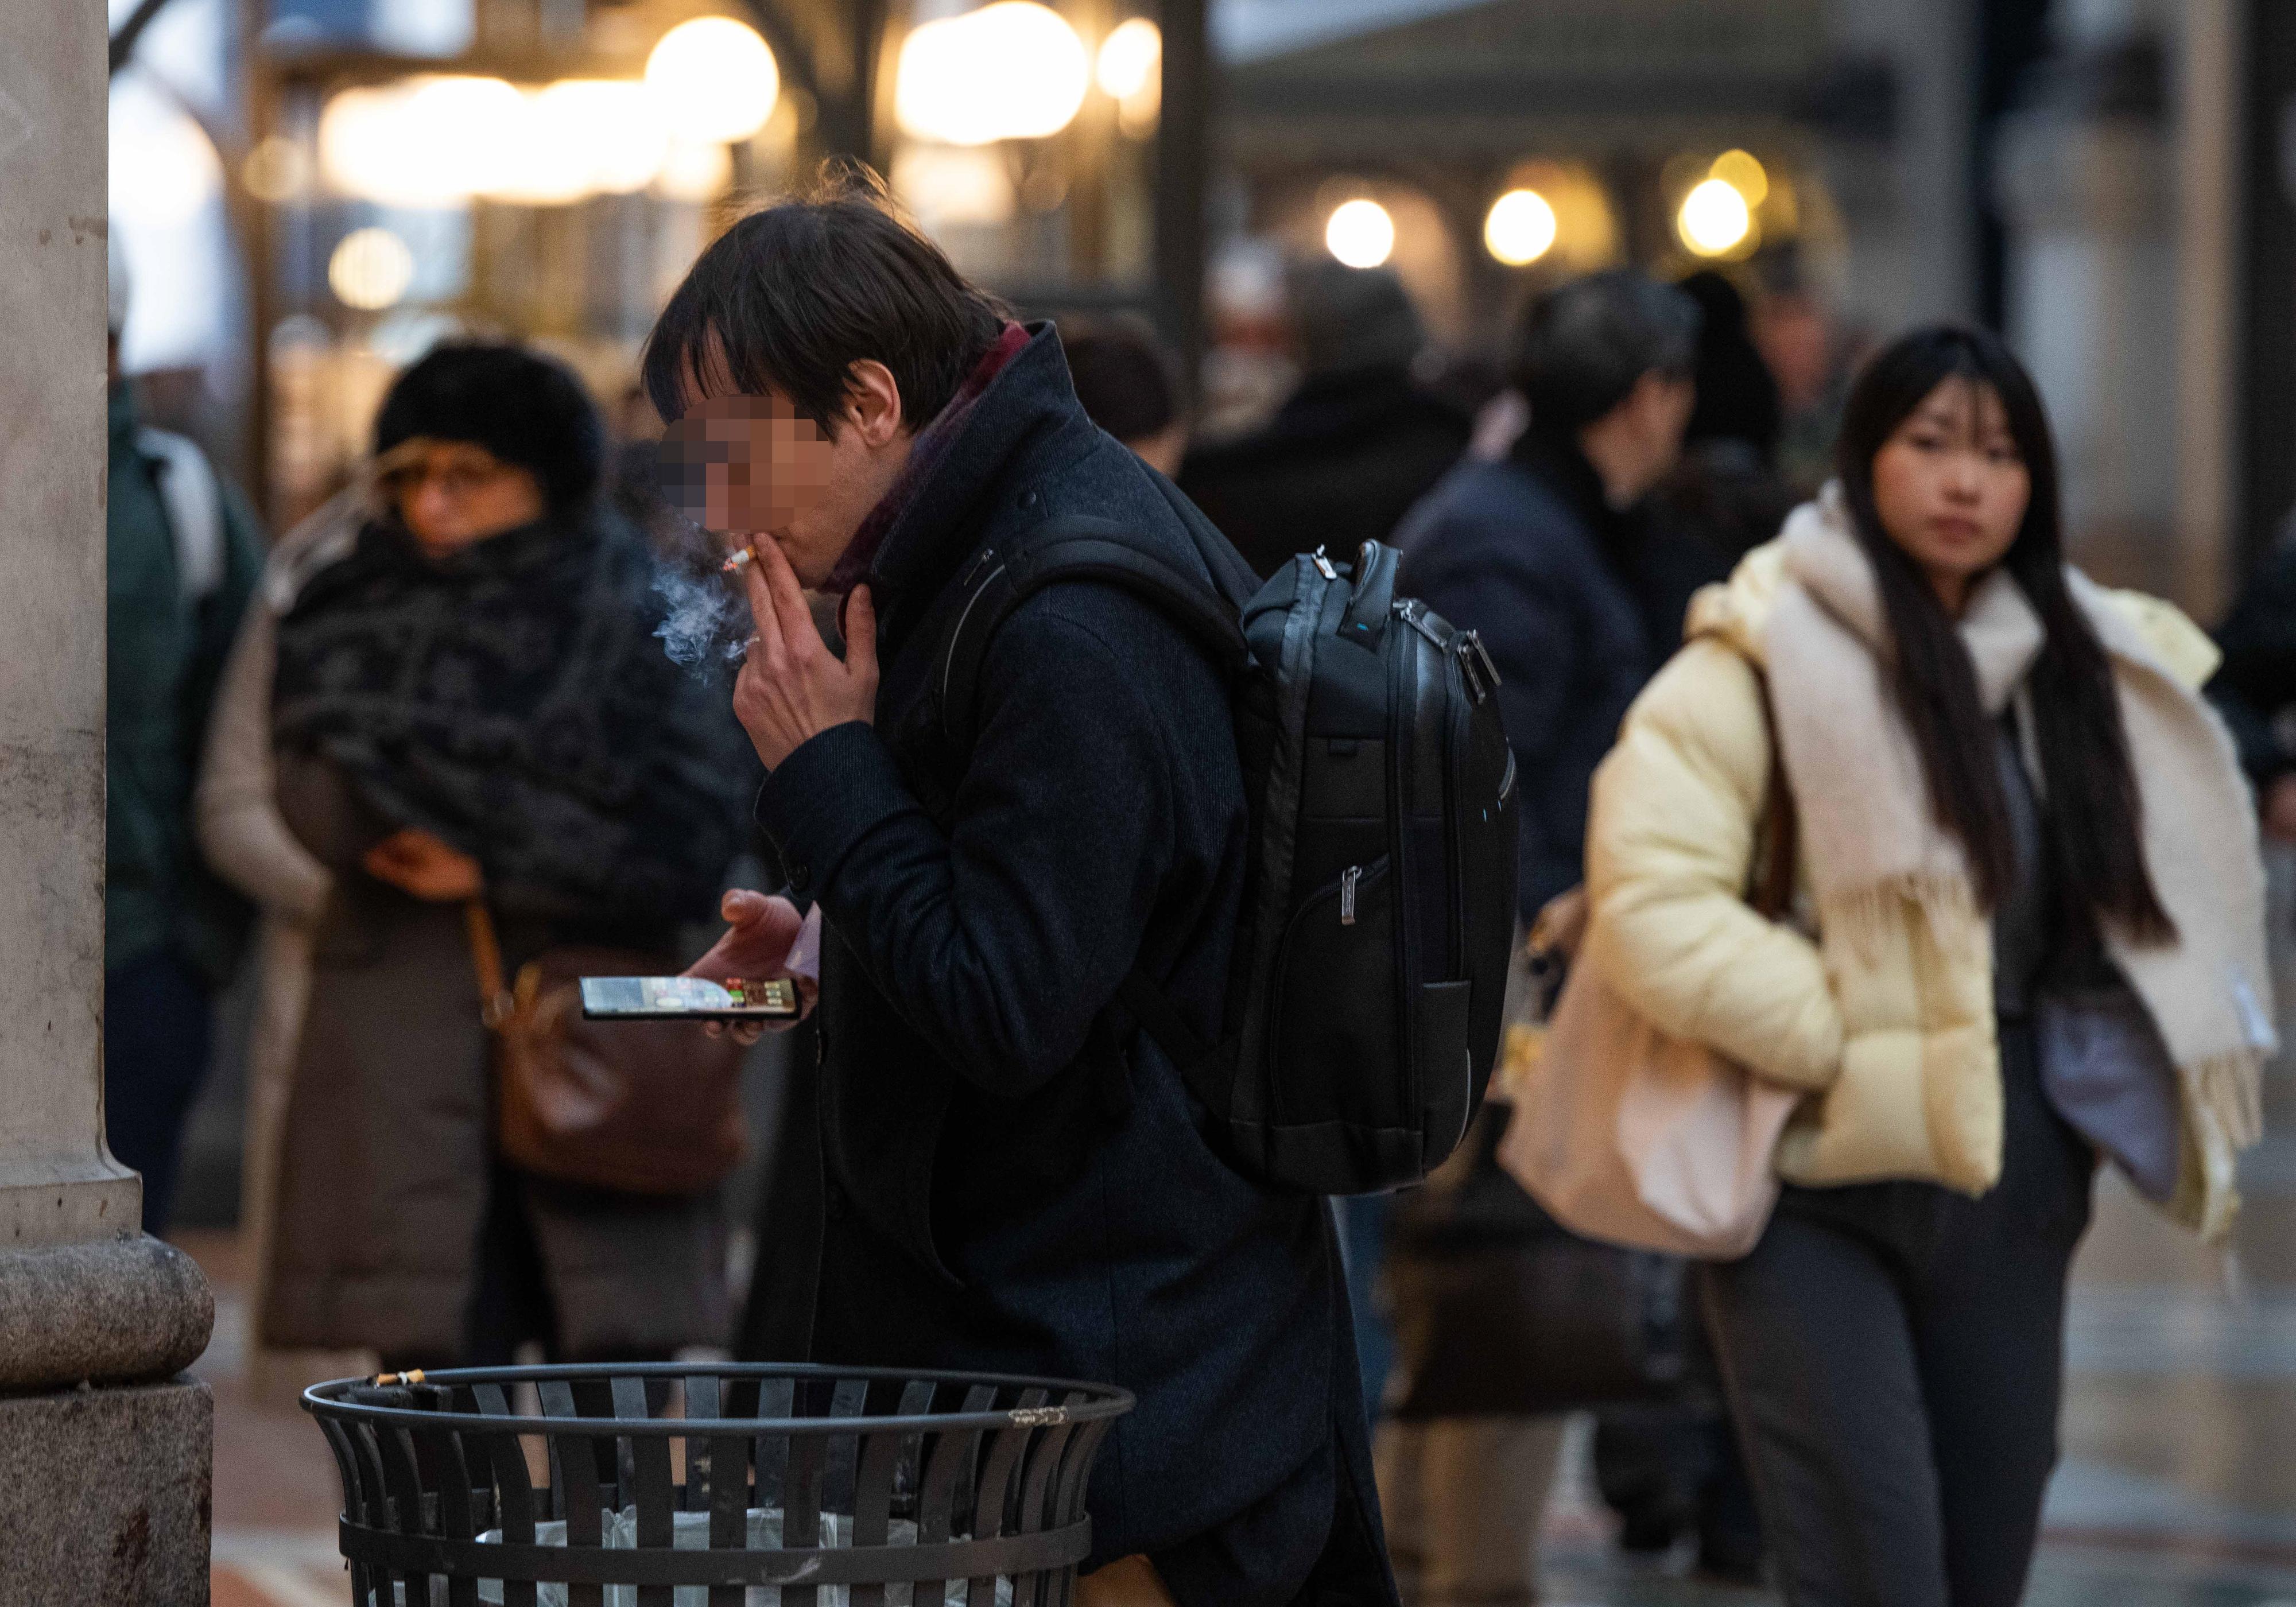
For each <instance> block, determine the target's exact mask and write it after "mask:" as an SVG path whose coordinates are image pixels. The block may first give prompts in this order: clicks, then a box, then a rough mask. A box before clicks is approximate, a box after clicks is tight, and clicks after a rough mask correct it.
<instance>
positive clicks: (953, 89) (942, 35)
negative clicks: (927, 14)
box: [893, 0, 1092, 145]
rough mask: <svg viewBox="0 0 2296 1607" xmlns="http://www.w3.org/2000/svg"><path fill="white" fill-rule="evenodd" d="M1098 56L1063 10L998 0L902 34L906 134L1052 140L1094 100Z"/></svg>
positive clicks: (959, 140)
mask: <svg viewBox="0 0 2296 1607" xmlns="http://www.w3.org/2000/svg"><path fill="white" fill-rule="evenodd" d="M1091 78H1092V64H1091V62H1090V61H1089V60H1088V59H1087V56H1086V53H1085V48H1084V41H1083V40H1081V39H1079V38H1078V37H1077V35H1076V29H1072V28H1070V26H1069V25H1068V22H1067V20H1065V19H1063V18H1062V16H1061V15H1060V13H1059V12H1054V11H1052V10H1049V9H1048V8H1046V7H1045V6H1042V5H1038V4H1036V3H1035V0H997V3H996V4H994V5H984V6H982V7H981V8H980V10H979V11H975V12H965V13H964V15H962V16H956V17H944V18H942V19H940V20H939V21H935V22H928V23H926V24H925V25H924V26H923V27H922V28H919V29H915V30H914V32H912V33H911V34H910V35H909V37H907V38H906V39H904V40H902V41H901V55H900V61H899V63H898V66H897V68H896V69H895V73H894V79H893V114H894V117H895V118H896V119H898V121H899V123H900V126H901V130H902V132H903V133H905V134H908V135H913V136H914V137H915V138H918V139H930V140H939V141H940V142H941V143H944V144H950V145H985V144H988V143H990V142H991V141H995V140H1010V139H1042V138H1044V137H1046V135H1054V134H1058V133H1059V132H1060V131H1061V130H1062V129H1063V128H1065V127H1068V126H1069V123H1070V121H1071V120H1072V119H1074V118H1075V117H1076V114H1077V111H1078V108H1079V107H1081V106H1082V105H1083V104H1084V93H1085V88H1086V86H1087V84H1089V83H1090V81H1091Z"/></svg>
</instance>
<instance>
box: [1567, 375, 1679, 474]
mask: <svg viewBox="0 0 2296 1607" xmlns="http://www.w3.org/2000/svg"><path fill="white" fill-rule="evenodd" d="M1697 400H1698V388H1697V387H1696V386H1695V385H1693V384H1692V383H1691V382H1690V381H1688V380H1686V379H1681V378H1677V377H1676V376H1674V375H1671V374H1666V373H1660V372H1659V371H1658V370H1657V369H1652V370H1651V371H1650V372H1649V373H1645V374H1644V375H1643V376H1642V378H1640V379H1638V380H1636V381H1635V388H1634V389H1632V390H1630V391H1628V392H1627V394H1626V398H1625V399H1624V400H1622V401H1620V403H1619V405H1618V406H1615V407H1613V408H1611V411H1610V412H1608V413H1606V414H1603V416H1602V417H1601V418H1599V419H1596V420H1595V422H1593V423H1591V424H1589V425H1587V427H1586V428H1585V429H1584V430H1580V431H1579V448H1580V450H1582V451H1583V452H1585V453H1586V455H1587V462H1589V463H1593V464H1594V465H1595V472H1596V473H1597V474H1599V475H1600V476H1602V480H1603V498H1604V500H1606V501H1607V502H1609V503H1610V504H1611V506H1612V507H1614V508H1630V507H1632V506H1634V504H1636V503H1638V502H1640V501H1641V500H1642V499H1643V498H1644V496H1648V495H1649V494H1650V489H1651V488H1652V487H1653V486H1655V485H1657V484H1658V482H1659V481H1660V480H1664V479H1665V478H1666V477H1667V475H1668V474H1669V472H1670V471H1672V470H1673V468H1674V466H1675V464H1677V463H1679V462H1681V461H1682V432H1683V430H1684V429H1685V427H1687V426H1688V424H1689V422H1690V413H1691V409H1692V407H1693V406H1695V405H1696V403H1697Z"/></svg>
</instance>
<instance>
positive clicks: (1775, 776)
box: [1746, 667, 1801, 921]
mask: <svg viewBox="0 0 2296 1607" xmlns="http://www.w3.org/2000/svg"><path fill="white" fill-rule="evenodd" d="M1754 686H1755V690H1756V692H1757V693H1758V694H1759V696H1760V698H1761V701H1762V723H1763V724H1764V725H1765V726H1768V727H1769V737H1770V775H1769V779H1768V781H1767V783H1764V787H1763V805H1764V807H1763V809H1762V820H1761V825H1760V831H1759V839H1758V840H1757V842H1756V845H1755V853H1756V863H1757V865H1759V867H1760V868H1759V871H1758V873H1756V875H1755V878H1754V885H1753V888H1752V890H1751V894H1750V896H1749V897H1748V898H1747V900H1746V902H1747V903H1748V904H1749V905H1751V906H1753V910H1754V913H1755V914H1759V915H1760V916H1761V917H1762V918H1763V919H1765V920H1767V921H1781V920H1784V918H1785V917H1786V916H1787V915H1788V914H1791V913H1792V909H1793V898H1794V873H1795V870H1796V869H1797V868H1798V867H1797V865H1796V863H1795V862H1796V860H1797V859H1799V858H1800V849H1801V821H1800V816H1799V814H1798V813H1797V812H1796V810H1795V808H1794V796H1793V787H1792V784H1791V783H1789V782H1788V781H1787V780H1786V761H1785V753H1784V744H1783V743H1782V742H1780V741H1779V740H1778V720H1777V711H1776V709H1775V708H1774V707H1772V705H1771V701H1770V678H1769V676H1767V675H1766V674H1765V673H1763V671H1762V670H1761V669H1760V668H1759V667H1758V668H1755V670H1754Z"/></svg>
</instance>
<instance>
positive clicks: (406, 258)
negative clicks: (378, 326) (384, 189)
mask: <svg viewBox="0 0 2296 1607" xmlns="http://www.w3.org/2000/svg"><path fill="white" fill-rule="evenodd" d="M412 283H414V252H412V251H410V250H407V249H406V242H405V241H403V240H401V239H400V238H399V237H398V235H396V234H392V233H391V232H390V231H389V229H381V228H365V229H353V230H352V231H351V232H350V233H349V234H346V235H344V236H343V237H342V239H341V240H340V241H338V242H336V244H335V249H334V252H333V254H332V255H331V256H330V257H328V258H327V287H328V288H329V289H330V290H332V291H334V292H335V299H337V300H339V301H340V302H341V303H342V304H343V305H344V306H345V307H357V308H358V309H359V311H361V312H367V313H372V312H380V311H381V309H382V308H384V307H389V306H392V305H394V304H395V303H396V302H397V301H398V299H399V298H400V297H401V296H404V295H405V294H406V287H407V286H408V285H410V284H412Z"/></svg>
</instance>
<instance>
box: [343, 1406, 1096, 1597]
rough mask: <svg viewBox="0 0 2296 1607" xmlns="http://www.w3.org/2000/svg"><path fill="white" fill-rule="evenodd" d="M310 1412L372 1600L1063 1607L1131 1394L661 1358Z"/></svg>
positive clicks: (360, 1588) (346, 1545) (354, 1579)
mask: <svg viewBox="0 0 2296 1607" xmlns="http://www.w3.org/2000/svg"><path fill="white" fill-rule="evenodd" d="M303 1409H304V1410H305V1411H307V1412H308V1413H310V1414H311V1415H312V1416H313V1417H315V1418H316V1419H317V1420H318V1423H319V1427H320V1429H321V1430H322V1431H324V1433H325V1434H326V1437H327V1444H328V1446H329V1447H330V1448H331V1449H332V1450H333V1452H334V1454H335V1465H336V1467H337V1469H338V1470H339V1471H340V1473H341V1475H342V1483H343V1516H342V1521H341V1530H340V1533H341V1543H342V1552H343V1556H344V1558H345V1559H346V1561H348V1563H349V1565H350V1575H351V1599H352V1601H353V1602H354V1603H357V1607H432V1604H434V1603H435V1604H437V1607H480V1603H496V1602H499V1603H504V1604H505V1607H556V1604H557V1603H564V1604H565V1607H766V1604H768V1603H770V1604H771V1607H952V1604H954V1603H964V1607H1006V1604H1007V1603H1009V1604H1010V1607H1065V1603H1068V1602H1069V1601H1070V1598H1071V1595H1072V1594H1073V1592H1074V1589H1075V1582H1076V1565H1077V1564H1078V1562H1081V1561H1082V1560H1083V1559H1084V1557H1085V1555H1086V1554H1087V1553H1088V1552H1089V1551H1090V1550H1091V1548H1092V1520H1091V1518H1090V1517H1089V1516H1088V1515H1087V1513H1086V1512H1085V1505H1084V1500H1085V1487H1086V1485H1087V1482H1088V1480H1089V1479H1090V1477H1091V1473H1092V1464H1093V1458H1094V1456H1095V1455H1096V1454H1097V1452H1098V1451H1099V1449H1100V1446H1101V1442H1102V1440H1103V1439H1104V1438H1105V1437H1106V1435H1107V1433H1108V1431H1109V1429H1110V1428H1111V1426H1112V1425H1113V1424H1114V1423H1115V1421H1116V1419H1117V1418H1119V1417H1120V1416H1121V1415H1123V1414H1125V1413H1126V1412H1128V1411H1130V1410H1131V1409H1132V1396H1131V1395H1130V1394H1129V1393H1128V1392H1127V1391H1125V1390H1118V1389H1113V1388H1111V1387H1109V1386H1107V1385H1103V1384H1088V1383H1076V1382H1069V1381H1066V1380H1061V1379H1046V1378H1010V1377H1003V1376H998V1375H993V1374H988V1373H904V1372H892V1371H885V1370H881V1369H870V1368H861V1367H834V1366H778V1365H734V1364H721V1365H699V1366H691V1365H681V1364H677V1363H660V1364H651V1365H629V1366H577V1367H494V1368H465V1369H460V1370H456V1371H453V1372H439V1373H429V1374H423V1373H406V1374H403V1375H400V1374H393V1375H389V1378H388V1379H386V1380H382V1381H372V1382H371V1381H368V1380H365V1379H339V1380H336V1381H334V1382H330V1383H324V1384H316V1385H314V1386H313V1387H312V1388H310V1389H308V1390H305V1391H304V1392H303ZM537 1412H538V1415H537Z"/></svg>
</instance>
